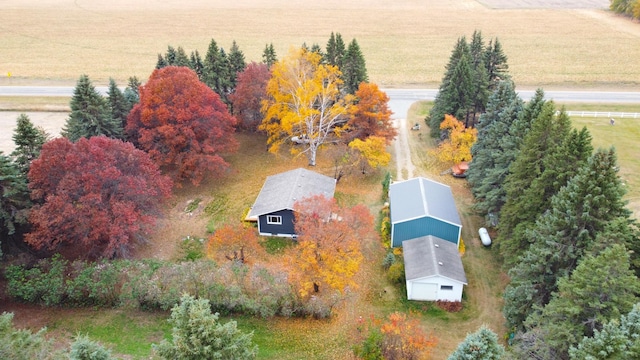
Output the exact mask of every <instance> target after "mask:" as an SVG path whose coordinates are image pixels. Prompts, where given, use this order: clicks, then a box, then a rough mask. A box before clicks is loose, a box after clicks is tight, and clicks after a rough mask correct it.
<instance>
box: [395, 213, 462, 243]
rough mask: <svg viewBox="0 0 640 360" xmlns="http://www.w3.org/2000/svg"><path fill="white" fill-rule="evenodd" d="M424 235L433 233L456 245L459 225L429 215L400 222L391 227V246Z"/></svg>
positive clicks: (458, 236)
mask: <svg viewBox="0 0 640 360" xmlns="http://www.w3.org/2000/svg"><path fill="white" fill-rule="evenodd" d="M425 235H433V236H436V237H439V238H441V239H444V240H447V241H449V242H452V243H454V244H456V245H458V239H459V238H460V226H458V225H453V224H449V223H446V222H443V221H441V220H437V219H434V218H429V217H423V218H419V219H414V220H409V221H405V222H401V223H398V224H395V226H394V227H393V234H392V238H393V244H392V247H399V246H402V242H403V241H404V240H410V239H415V238H419V237H422V236H425Z"/></svg>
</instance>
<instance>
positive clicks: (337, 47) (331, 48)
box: [324, 32, 346, 68]
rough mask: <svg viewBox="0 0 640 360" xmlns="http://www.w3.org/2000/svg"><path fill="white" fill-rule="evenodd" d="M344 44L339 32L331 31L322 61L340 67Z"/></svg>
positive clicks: (344, 49)
mask: <svg viewBox="0 0 640 360" xmlns="http://www.w3.org/2000/svg"><path fill="white" fill-rule="evenodd" d="M345 51H346V48H345V45H344V41H343V40H342V35H340V33H336V34H334V33H333V32H331V36H330V37H329V41H328V42H327V47H326V53H325V54H324V62H325V63H326V64H329V65H334V66H337V67H338V68H341V67H342V59H343V58H344V55H345Z"/></svg>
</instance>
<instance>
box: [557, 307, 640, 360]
mask: <svg viewBox="0 0 640 360" xmlns="http://www.w3.org/2000/svg"><path fill="white" fill-rule="evenodd" d="M638 358H640V303H638V304H635V305H634V306H633V309H632V310H631V311H630V312H629V313H628V314H627V315H623V316H621V317H620V319H619V320H618V319H612V320H611V321H609V322H608V323H606V324H604V326H603V327H602V330H598V329H596V330H594V334H593V336H592V337H586V336H585V337H583V338H582V340H581V341H580V342H579V343H578V345H577V346H572V347H571V348H570V349H569V359H571V360H599V359H611V360H625V359H638Z"/></svg>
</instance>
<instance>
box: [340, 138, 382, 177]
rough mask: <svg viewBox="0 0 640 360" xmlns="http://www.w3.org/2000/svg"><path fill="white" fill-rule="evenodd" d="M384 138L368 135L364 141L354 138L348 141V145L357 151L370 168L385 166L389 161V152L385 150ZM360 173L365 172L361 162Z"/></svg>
mask: <svg viewBox="0 0 640 360" xmlns="http://www.w3.org/2000/svg"><path fill="white" fill-rule="evenodd" d="M386 142H387V141H386V139H385V138H384V137H382V136H369V137H368V138H366V139H365V140H364V141H363V140H360V139H355V140H353V141H352V142H350V143H349V147H350V148H352V149H354V150H356V151H358V152H359V153H360V155H361V156H362V158H363V159H364V160H366V163H367V164H369V166H371V167H372V168H374V169H376V168H379V167H383V166H387V165H388V164H389V161H391V154H389V153H388V152H387V147H386ZM361 170H362V173H363V174H364V173H365V166H364V164H363V166H362V168H361Z"/></svg>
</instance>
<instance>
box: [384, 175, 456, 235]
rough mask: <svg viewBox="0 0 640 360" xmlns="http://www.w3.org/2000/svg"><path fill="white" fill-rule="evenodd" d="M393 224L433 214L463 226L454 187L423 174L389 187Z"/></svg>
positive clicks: (433, 216) (439, 218)
mask: <svg viewBox="0 0 640 360" xmlns="http://www.w3.org/2000/svg"><path fill="white" fill-rule="evenodd" d="M389 201H390V207H391V223H392V224H396V223H400V222H403V221H408V220H412V219H417V218H421V217H425V216H428V217H432V218H435V219H438V220H441V221H445V222H448V223H451V224H454V225H459V226H462V222H461V221H460V216H459V215H458V209H457V208H456V203H455V201H454V200H453V193H452V192H451V188H450V187H449V186H447V185H444V184H441V183H439V182H436V181H433V180H429V179H426V178H423V177H417V178H413V179H409V180H406V181H400V182H396V183H393V184H391V185H390V186H389Z"/></svg>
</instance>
